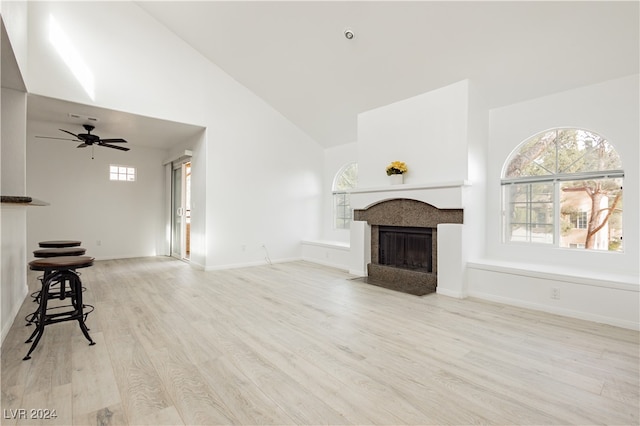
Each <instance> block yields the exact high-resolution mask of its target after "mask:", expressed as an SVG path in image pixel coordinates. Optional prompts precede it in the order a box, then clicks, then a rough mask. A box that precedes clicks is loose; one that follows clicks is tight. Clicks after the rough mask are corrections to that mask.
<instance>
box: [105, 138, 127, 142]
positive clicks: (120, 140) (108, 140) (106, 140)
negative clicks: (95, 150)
mask: <svg viewBox="0 0 640 426" xmlns="http://www.w3.org/2000/svg"><path fill="white" fill-rule="evenodd" d="M100 142H106V143H127V141H125V140H124V139H120V138H117V139H100Z"/></svg>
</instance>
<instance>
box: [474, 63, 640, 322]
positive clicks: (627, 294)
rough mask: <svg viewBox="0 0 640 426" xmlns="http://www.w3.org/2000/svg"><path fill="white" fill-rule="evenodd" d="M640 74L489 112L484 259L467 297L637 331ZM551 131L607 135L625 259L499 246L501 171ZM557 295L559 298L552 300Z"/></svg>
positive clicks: (537, 247)
mask: <svg viewBox="0 0 640 426" xmlns="http://www.w3.org/2000/svg"><path fill="white" fill-rule="evenodd" d="M639 89H640V88H639V81H638V75H633V76H629V77H625V78H620V79H616V80H611V81H606V82H603V83H600V84H596V85H592V86H587V87H582V88H579V89H575V90H571V91H567V92H562V93H558V94H555V95H551V96H546V97H543V98H539V99H534V100H531V101H528V102H523V103H519V104H516V105H511V106H508V107H504V108H500V109H496V110H492V111H491V112H490V138H489V149H488V151H487V152H488V157H487V204H486V206H487V210H486V253H485V259H481V260H478V261H474V262H472V263H470V264H469V282H468V286H469V294H470V295H472V296H476V297H482V298H486V299H490V300H495V301H497V302H501V303H509V304H514V305H518V306H524V307H528V308H534V309H541V310H546V311H549V312H554V313H558V314H562V315H569V316H574V317H578V318H584V319H589V320H593V321H599V322H604V323H608V324H612V325H617V326H622V327H628V328H635V329H637V328H640V318H639V317H640V311H639V300H640V299H639V296H640V294H639V290H640V287H639V282H638V264H639V262H638V259H639V258H640V252H639V242H640V215H638V211H639V207H640V206H639V201H640V196H639V195H640V194H639V193H640V191H639V184H640V176H639V171H640V167H638V165H639V164H638V161H639V157H640V149H639V144H638V140H640V118H639V117H640V108H639V99H638V98H639V96H638V93H640V92H639ZM554 127H579V128H585V129H589V130H592V131H594V132H597V133H599V134H601V135H603V136H604V137H606V138H607V139H608V140H609V142H611V144H612V145H613V146H614V147H615V148H616V150H617V151H618V153H619V154H620V156H621V158H622V160H623V166H624V171H625V179H624V213H623V216H624V217H623V221H624V223H623V224H624V230H623V232H624V253H613V252H601V251H595V250H593V251H583V250H571V249H561V248H554V247H548V246H540V245H523V244H503V243H502V242H501V238H500V236H501V210H500V209H501V207H500V206H501V201H500V200H501V191H500V173H501V171H502V168H503V165H504V162H505V160H506V159H507V158H508V156H509V155H510V153H511V152H512V150H513V149H515V148H516V147H517V146H518V145H519V144H520V142H522V141H523V140H525V139H527V138H529V137H530V136H532V135H534V134H537V133H539V132H541V131H543V130H546V129H550V128H554ZM552 290H554V291H555V292H557V293H558V295H559V296H558V298H552Z"/></svg>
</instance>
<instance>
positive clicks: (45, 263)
mask: <svg viewBox="0 0 640 426" xmlns="http://www.w3.org/2000/svg"><path fill="white" fill-rule="evenodd" d="M94 260H95V259H94V258H93V257H90V256H59V257H46V258H43V259H35V260H32V261H31V262H29V267H30V268H31V269H32V270H34V271H47V272H49V271H60V270H64V269H67V270H68V269H77V268H86V267H88V266H91V265H93V261H94Z"/></svg>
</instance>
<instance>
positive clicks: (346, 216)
mask: <svg viewBox="0 0 640 426" xmlns="http://www.w3.org/2000/svg"><path fill="white" fill-rule="evenodd" d="M353 167H355V181H354V182H353V185H352V186H350V187H349V188H337V186H338V181H339V180H340V179H341V177H342V176H343V175H344V174H345V173H346V172H347V171H348V170H349V169H350V168H353ZM357 180H358V163H357V162H355V161H352V162H350V163H347V164H345V165H344V166H342V167H341V168H340V169H339V170H338V171H337V172H336V174H335V175H334V177H333V183H332V185H331V198H332V202H333V209H332V227H333V229H336V230H349V229H351V222H352V221H353V208H351V194H350V193H349V192H348V189H351V188H355V187H356V185H357ZM347 212H348V213H347ZM339 221H341V222H342V226H338V222H339Z"/></svg>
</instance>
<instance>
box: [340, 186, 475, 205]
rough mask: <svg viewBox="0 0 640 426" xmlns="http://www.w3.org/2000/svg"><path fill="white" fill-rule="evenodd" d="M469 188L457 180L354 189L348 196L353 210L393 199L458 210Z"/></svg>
mask: <svg viewBox="0 0 640 426" xmlns="http://www.w3.org/2000/svg"><path fill="white" fill-rule="evenodd" d="M470 186H471V184H470V183H469V182H468V181H466V180H459V181H452V182H434V183H421V184H409V185H407V184H401V185H386V186H378V187H368V188H367V187H365V188H354V189H352V190H350V191H349V194H351V207H352V208H354V209H366V208H368V207H370V206H371V205H373V204H375V203H379V202H381V201H385V200H391V199H395V198H406V199H412V200H417V201H422V202H425V203H428V204H431V205H432V206H434V207H437V208H440V209H460V208H463V199H464V192H465V190H466V189H467V188H468V187H470Z"/></svg>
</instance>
